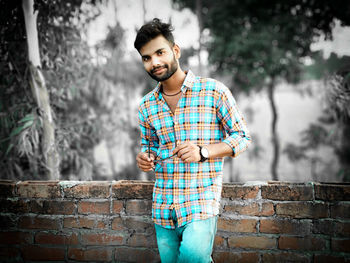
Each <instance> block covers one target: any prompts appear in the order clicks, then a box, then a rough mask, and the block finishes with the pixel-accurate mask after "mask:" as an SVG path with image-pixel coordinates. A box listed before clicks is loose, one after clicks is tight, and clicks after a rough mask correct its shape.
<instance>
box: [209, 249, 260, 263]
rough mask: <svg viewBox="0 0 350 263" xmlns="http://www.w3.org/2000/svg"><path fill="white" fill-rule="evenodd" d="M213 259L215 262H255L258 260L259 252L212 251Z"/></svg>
mask: <svg viewBox="0 0 350 263" xmlns="http://www.w3.org/2000/svg"><path fill="white" fill-rule="evenodd" d="M213 259H214V262H215V263H228V262H235V263H257V262H259V254H258V253H256V252H241V253H239V252H229V251H214V253H213Z"/></svg>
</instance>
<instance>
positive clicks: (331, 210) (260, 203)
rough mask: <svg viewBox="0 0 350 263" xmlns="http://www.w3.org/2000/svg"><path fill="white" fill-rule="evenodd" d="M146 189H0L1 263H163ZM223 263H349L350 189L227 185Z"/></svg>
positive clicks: (129, 184) (61, 185)
mask: <svg viewBox="0 0 350 263" xmlns="http://www.w3.org/2000/svg"><path fill="white" fill-rule="evenodd" d="M152 188H153V184H152V182H143V181H115V182H71V181H57V182H52V181H50V182H44V181H24V182H13V181H0V229H1V230H0V262H38V261H45V262H51V261H52V262H53V261H55V262H159V256H158V252H157V245H156V240H155V234H154V226H153V223H152V221H151V218H150V214H151V197H152ZM222 197H223V199H222V208H221V216H220V217H219V221H218V232H217V235H216V239H215V247H214V255H213V256H214V260H215V262H216V263H220V262H332V263H333V262H350V185H349V184H342V185H340V184H320V183H306V184H295V183H283V182H278V183H277V182H275V183H274V182H270V183H259V184H257V185H243V184H225V185H224V188H223V193H222Z"/></svg>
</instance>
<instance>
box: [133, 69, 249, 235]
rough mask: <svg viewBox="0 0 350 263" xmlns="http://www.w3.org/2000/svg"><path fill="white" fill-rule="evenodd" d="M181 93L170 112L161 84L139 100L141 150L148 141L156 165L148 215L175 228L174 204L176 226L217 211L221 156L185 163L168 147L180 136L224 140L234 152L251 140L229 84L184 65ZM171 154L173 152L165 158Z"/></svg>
mask: <svg viewBox="0 0 350 263" xmlns="http://www.w3.org/2000/svg"><path fill="white" fill-rule="evenodd" d="M181 90H182V96H181V98H180V99H179V101H178V104H177V108H176V110H175V113H174V114H173V113H172V112H171V110H170V108H169V107H168V105H167V103H166V102H165V100H164V98H163V96H162V93H161V92H160V84H158V85H157V86H156V88H155V89H154V90H153V91H152V92H150V93H148V94H147V95H146V96H145V97H144V98H143V99H142V101H141V103H140V106H139V124H140V129H141V151H142V152H147V151H148V148H149V146H151V147H150V149H151V151H152V152H153V154H154V155H155V156H157V159H164V158H168V159H165V160H163V161H160V162H157V163H156V165H155V178H156V180H155V185H154V189H153V205H152V218H153V221H154V222H155V223H156V224H158V225H161V226H163V227H165V228H174V227H175V226H174V223H173V220H172V216H171V211H172V209H175V212H176V216H177V225H178V226H179V227H181V226H183V225H185V224H187V223H189V222H192V221H195V220H203V219H207V218H209V217H212V216H215V215H217V214H218V213H219V206H220V199H221V189H222V176H223V158H210V159H209V160H207V161H205V162H202V163H201V162H195V163H184V162H183V161H182V160H181V159H180V158H178V157H177V156H175V157H171V156H172V151H173V150H174V149H175V147H176V145H179V143H181V142H185V141H192V142H193V143H195V144H197V145H201V146H204V145H208V144H213V143H219V142H222V141H223V142H225V143H227V144H228V145H229V146H230V147H231V148H232V150H233V157H236V156H237V155H239V154H240V153H241V152H243V151H244V150H245V149H246V148H247V146H248V144H249V143H250V140H251V139H250V135H249V132H248V130H247V127H246V124H245V121H244V119H243V117H242V115H241V113H240V112H239V110H238V108H237V105H236V102H235V100H234V98H233V96H232V94H231V92H230V91H229V89H228V88H227V87H226V86H225V85H223V84H222V83H220V82H218V81H216V80H214V79H210V78H201V77H196V76H194V75H193V73H192V72H191V71H188V73H187V76H186V78H185V81H184V83H183V85H182V87H181ZM169 157H171V158H169Z"/></svg>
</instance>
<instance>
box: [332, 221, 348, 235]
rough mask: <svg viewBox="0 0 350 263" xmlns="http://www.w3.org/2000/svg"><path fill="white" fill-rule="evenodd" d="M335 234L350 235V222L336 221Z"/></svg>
mask: <svg viewBox="0 0 350 263" xmlns="http://www.w3.org/2000/svg"><path fill="white" fill-rule="evenodd" d="M333 235H334V236H339V237H350V222H339V221H336V222H334V232H333Z"/></svg>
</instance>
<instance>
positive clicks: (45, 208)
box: [30, 200, 75, 215]
mask: <svg viewBox="0 0 350 263" xmlns="http://www.w3.org/2000/svg"><path fill="white" fill-rule="evenodd" d="M30 205H31V211H32V212H33V213H36V214H60V215H71V214H73V213H74V210H75V204H74V202H72V201H67V200H60V201H52V200H44V201H42V200H33V201H31V202H30Z"/></svg>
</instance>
